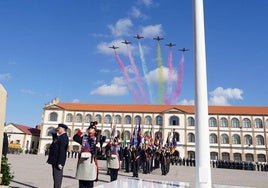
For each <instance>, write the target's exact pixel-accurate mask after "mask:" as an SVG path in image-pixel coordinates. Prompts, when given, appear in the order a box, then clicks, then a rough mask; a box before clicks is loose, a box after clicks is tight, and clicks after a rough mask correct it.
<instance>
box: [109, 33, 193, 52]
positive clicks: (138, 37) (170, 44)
mask: <svg viewBox="0 0 268 188" xmlns="http://www.w3.org/2000/svg"><path fill="white" fill-rule="evenodd" d="M134 38H136V39H138V40H139V39H142V38H144V37H142V36H140V35H135V36H134ZM153 39H154V40H157V41H160V40H163V39H164V38H162V37H159V36H157V37H154V38H153ZM122 43H124V44H126V45H128V44H131V42H130V41H127V40H124V41H123V42H122ZM166 46H169V47H172V46H176V44H174V43H172V42H170V43H168V44H166ZM109 48H112V49H114V50H116V49H117V48H119V47H118V46H114V45H112V46H110V47H109ZM179 51H182V52H186V51H189V49H187V48H181V49H179Z"/></svg>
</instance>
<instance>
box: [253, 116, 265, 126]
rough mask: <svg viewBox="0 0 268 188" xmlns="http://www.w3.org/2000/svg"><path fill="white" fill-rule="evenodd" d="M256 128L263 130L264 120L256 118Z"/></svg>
mask: <svg viewBox="0 0 268 188" xmlns="http://www.w3.org/2000/svg"><path fill="white" fill-rule="evenodd" d="M254 124H255V128H263V125H262V120H261V119H260V118H256V119H255V120H254Z"/></svg>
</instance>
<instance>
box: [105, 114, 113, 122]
mask: <svg viewBox="0 0 268 188" xmlns="http://www.w3.org/2000/svg"><path fill="white" fill-rule="evenodd" d="M104 123H106V124H111V123H112V116H111V115H109V114H107V115H105V117H104Z"/></svg>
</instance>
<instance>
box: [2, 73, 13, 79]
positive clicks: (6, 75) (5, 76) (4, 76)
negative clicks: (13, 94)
mask: <svg viewBox="0 0 268 188" xmlns="http://www.w3.org/2000/svg"><path fill="white" fill-rule="evenodd" d="M10 78H11V75H10V73H6V74H0V80H8V79H10Z"/></svg>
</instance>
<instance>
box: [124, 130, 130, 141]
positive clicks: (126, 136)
mask: <svg viewBox="0 0 268 188" xmlns="http://www.w3.org/2000/svg"><path fill="white" fill-rule="evenodd" d="M125 139H126V140H130V131H125Z"/></svg>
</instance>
